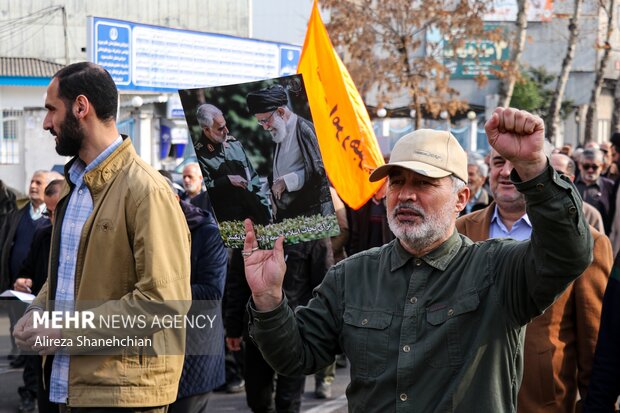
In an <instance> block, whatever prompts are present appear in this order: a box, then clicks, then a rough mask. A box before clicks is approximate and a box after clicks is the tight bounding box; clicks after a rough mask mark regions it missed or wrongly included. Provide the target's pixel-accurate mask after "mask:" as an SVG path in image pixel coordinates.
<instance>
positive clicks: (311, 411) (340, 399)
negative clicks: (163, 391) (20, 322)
mask: <svg viewBox="0 0 620 413" xmlns="http://www.w3.org/2000/svg"><path fill="white" fill-rule="evenodd" d="M8 330H9V322H8V318H7V316H6V314H5V313H4V312H3V311H2V310H0V413H15V412H17V406H18V405H19V396H18V395H17V388H18V387H19V386H20V384H21V383H22V369H11V368H10V367H9V361H8V360H7V358H6V355H7V354H8V351H9V349H10V341H9V336H8ZM348 382H349V371H348V369H338V370H337V372H336V382H335V383H334V385H333V398H332V399H330V400H317V399H315V398H314V378H313V377H308V379H307V380H306V392H305V394H304V396H303V400H302V412H305V413H344V412H346V411H347V407H346V400H345V396H344V392H345V388H346V386H347V384H348ZM249 411H250V410H249V409H248V408H247V407H246V404H245V393H237V394H222V393H214V394H213V396H212V398H211V401H210V402H209V412H214V413H219V412H237V413H245V412H249Z"/></svg>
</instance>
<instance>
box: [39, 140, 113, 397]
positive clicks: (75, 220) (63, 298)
mask: <svg viewBox="0 0 620 413" xmlns="http://www.w3.org/2000/svg"><path fill="white" fill-rule="evenodd" d="M122 142H123V139H122V138H121V137H120V136H119V137H118V138H117V139H116V140H115V141H114V142H113V143H112V144H111V145H110V146H108V147H107V148H106V149H105V150H104V151H103V152H101V153H100V154H99V156H97V157H96V158H95V160H93V161H92V162H91V163H90V164H88V165H86V164H85V163H84V161H82V160H81V159H80V158H77V159H76V160H75V162H74V163H73V165H71V168H70V169H69V180H70V181H71V182H72V183H74V184H75V188H74V189H73V192H72V193H71V197H70V198H69V203H68V204H67V210H66V212H65V216H64V219H63V221H62V228H61V230H60V250H59V251H60V253H59V256H58V281H57V287H56V296H55V297H54V299H55V300H56V302H55V305H56V306H55V308H54V309H55V310H61V311H73V309H74V300H75V294H74V293H75V267H76V261H77V256H78V249H79V246H80V238H81V234H82V228H83V227H84V223H85V222H86V220H87V219H88V217H89V216H90V214H91V213H92V212H93V199H92V196H91V194H90V191H89V190H88V187H87V186H86V184H85V183H84V175H85V174H86V172H88V171H91V170H93V169H95V168H96V167H97V166H98V165H99V164H100V163H101V162H103V161H104V160H105V159H106V158H107V157H108V156H110V155H111V154H112V152H114V151H115V150H116V148H118V147H119V146H120V144H121V143H122ZM69 361H70V358H69V355H67V354H63V352H62V351H59V352H57V353H56V355H55V356H54V363H53V364H52V376H51V380H50V401H52V402H54V403H67V397H68V390H69Z"/></svg>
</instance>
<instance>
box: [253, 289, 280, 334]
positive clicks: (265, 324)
mask: <svg viewBox="0 0 620 413" xmlns="http://www.w3.org/2000/svg"><path fill="white" fill-rule="evenodd" d="M247 309H248V314H249V315H250V324H251V325H255V326H257V327H259V326H260V328H261V329H265V328H267V329H269V328H272V327H276V326H280V325H282V323H283V322H284V320H286V318H287V315H288V311H289V310H290V308H289V306H288V300H287V299H286V295H283V298H282V302H281V303H280V304H278V306H277V307H276V308H274V309H273V310H269V311H258V310H257V309H256V307H255V306H254V301H252V298H250V300H249V301H248V305H247Z"/></svg>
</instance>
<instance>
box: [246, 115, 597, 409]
mask: <svg viewBox="0 0 620 413" xmlns="http://www.w3.org/2000/svg"><path fill="white" fill-rule="evenodd" d="M486 133H487V136H488V139H489V143H490V144H491V146H493V148H495V150H496V151H497V152H499V153H501V154H502V155H503V156H504V157H505V158H506V159H510V160H511V162H512V164H513V165H514V171H513V172H512V176H511V178H512V181H513V182H514V183H515V186H516V187H517V189H518V190H519V191H520V192H522V193H523V194H524V195H525V198H526V202H527V207H528V215H529V217H530V220H531V222H532V225H533V227H534V231H533V233H532V238H531V241H529V242H521V243H518V242H514V241H511V240H505V239H504V240H489V241H485V242H481V243H476V244H474V243H473V242H471V241H470V240H469V239H468V238H466V237H464V236H460V235H459V234H458V233H457V232H456V230H455V220H456V217H457V215H458V213H459V212H460V211H461V210H462V209H463V208H464V207H465V204H466V203H467V200H468V198H469V195H470V194H469V189H468V188H467V187H466V185H465V182H466V181H467V155H466V154H465V152H464V151H463V149H462V148H461V147H460V146H459V144H458V142H457V141H456V139H455V138H454V136H452V134H450V133H449V132H446V131H433V130H428V129H426V130H425V129H422V130H418V131H415V132H413V133H411V134H409V135H406V136H404V137H403V138H401V139H400V140H399V141H398V142H397V144H396V145H395V147H394V150H393V151H392V157H391V159H390V162H389V164H388V165H384V166H381V167H379V168H378V169H377V170H375V171H374V172H373V174H372V175H371V176H370V179H371V180H379V179H381V178H383V177H385V176H388V190H387V213H388V219H389V224H390V227H391V229H392V231H393V233H394V234H395V235H396V238H397V239H396V240H394V241H392V242H391V243H389V244H387V245H384V246H383V247H380V248H374V249H371V250H369V251H365V252H362V253H360V254H357V255H354V256H353V257H350V258H347V259H345V260H343V261H341V262H340V263H338V264H336V265H335V266H334V267H332V269H331V270H330V271H329V272H328V274H327V275H326V277H325V279H324V280H323V283H322V284H321V285H320V286H319V287H318V288H317V289H316V290H315V291H314V298H313V299H312V300H311V301H310V302H309V303H308V306H307V307H302V308H299V309H298V310H297V311H296V312H295V314H293V312H292V311H291V310H289V309H288V306H287V305H286V298H285V297H283V294H282V277H283V274H284V269H285V267H286V264H285V261H284V257H283V254H282V238H280V239H279V240H278V242H276V246H275V248H274V250H273V251H260V250H258V249H257V242H256V239H255V236H254V231H253V227H252V225H251V223H250V222H249V221H246V231H247V235H246V240H245V245H244V251H243V253H244V256H245V270H246V277H247V279H248V284H249V286H250V288H251V290H252V301H251V302H250V304H249V310H250V316H251V317H250V319H251V321H250V323H251V325H250V331H251V335H252V336H253V338H254V340H255V341H256V343H257V344H258V346H259V348H260V350H261V352H262V354H263V356H264V357H265V359H266V360H267V361H268V362H269V363H270V364H271V365H272V367H273V368H274V369H275V370H277V371H278V372H279V373H281V374H298V373H299V372H305V373H311V372H314V371H316V370H318V369H320V368H322V367H324V366H326V365H328V364H329V363H331V362H332V361H333V360H334V356H335V354H337V353H338V352H339V351H340V350H341V349H342V350H343V351H344V353H345V354H346V355H347V357H348V358H349V359H350V361H351V384H350V385H349V386H348V388H347V397H348V401H349V410H350V411H353V412H389V411H398V412H424V413H426V412H442V413H445V412H463V413H471V412H488V413H497V412H514V411H515V410H516V401H517V392H518V389H519V383H520V379H521V375H522V372H523V359H522V355H523V336H524V331H525V329H524V328H523V327H524V326H525V325H526V324H527V323H528V322H529V321H530V320H531V319H532V318H533V317H535V316H536V315H539V314H540V313H541V312H542V311H543V310H544V309H545V308H547V307H548V306H549V305H551V303H552V302H553V301H554V300H555V299H556V297H557V296H558V295H559V294H560V293H561V292H562V291H563V290H564V289H565V288H566V286H567V285H568V284H569V283H570V282H571V281H572V280H574V279H575V278H576V277H577V276H578V275H579V274H581V273H582V272H583V270H584V269H585V268H586V267H587V265H588V264H589V263H590V261H591V259H592V258H591V256H592V239H591V236H590V232H589V230H588V226H587V224H586V222H585V220H584V218H583V215H582V213H581V199H580V198H579V195H578V194H577V193H576V192H575V190H574V187H573V186H572V184H571V183H570V182H568V181H567V180H564V179H562V178H560V176H559V175H558V174H557V173H556V172H555V171H554V170H553V168H551V167H550V166H549V164H548V160H547V158H546V156H545V154H544V152H543V141H544V125H543V122H542V120H541V119H540V118H539V117H537V116H533V115H531V114H529V113H527V112H524V111H519V110H515V109H505V108H498V109H496V110H495V112H494V113H493V116H492V117H491V118H490V119H489V121H488V122H487V124H486Z"/></svg>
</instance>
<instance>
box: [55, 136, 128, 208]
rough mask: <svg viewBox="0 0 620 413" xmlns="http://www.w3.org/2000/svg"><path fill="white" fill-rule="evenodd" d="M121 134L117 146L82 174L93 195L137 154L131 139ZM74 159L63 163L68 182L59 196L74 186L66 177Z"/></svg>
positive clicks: (65, 193)
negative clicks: (121, 141)
mask: <svg viewBox="0 0 620 413" xmlns="http://www.w3.org/2000/svg"><path fill="white" fill-rule="evenodd" d="M121 136H122V138H123V143H121V144H120V145H119V147H118V148H116V149H115V150H114V152H112V153H111V154H110V156H108V157H107V158H106V159H104V160H103V161H102V162H101V163H100V164H99V165H97V167H96V168H94V169H93V170H91V171H88V172H86V174H85V175H84V182H85V183H86V186H88V190H89V191H90V192H91V194H92V195H93V196H94V195H96V194H97V193H99V192H100V191H101V190H102V189H103V188H104V186H105V184H106V183H107V182H108V181H110V180H111V179H112V178H113V177H114V176H116V174H117V173H118V171H120V170H121V169H122V168H123V167H124V166H125V165H126V164H127V161H128V160H129V159H131V158H132V157H135V156H137V154H136V151H135V149H134V148H133V145H132V144H131V139H130V138H129V137H127V136H126V135H121ZM76 159H77V156H76V157H74V158H73V159H71V161H69V162H68V163H67V164H66V165H65V178H66V181H67V182H69V187H65V189H64V190H63V192H62V195H61V198H62V197H64V196H65V195H67V194H68V193H69V192H70V190H71V188H73V186H74V184H73V183H72V182H71V180H70V179H69V178H68V177H69V169H70V168H71V166H72V165H73V163H74V162H75V161H76Z"/></svg>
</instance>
